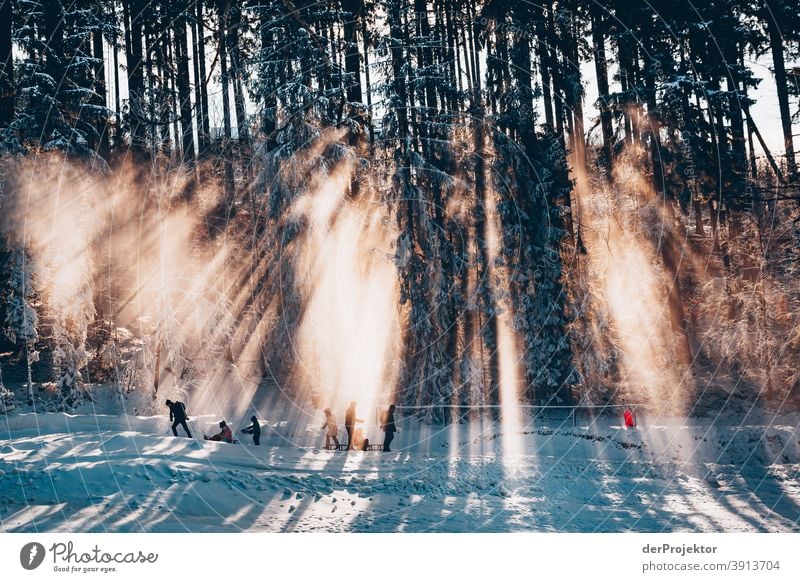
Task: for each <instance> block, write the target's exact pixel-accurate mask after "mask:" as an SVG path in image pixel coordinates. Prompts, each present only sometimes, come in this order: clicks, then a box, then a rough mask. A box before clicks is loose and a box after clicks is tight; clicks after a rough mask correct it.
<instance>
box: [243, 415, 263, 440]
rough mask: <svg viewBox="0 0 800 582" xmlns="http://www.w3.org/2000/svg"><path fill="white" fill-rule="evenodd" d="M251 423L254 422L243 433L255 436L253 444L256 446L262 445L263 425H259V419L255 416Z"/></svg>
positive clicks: (251, 418) (252, 417)
mask: <svg viewBox="0 0 800 582" xmlns="http://www.w3.org/2000/svg"><path fill="white" fill-rule="evenodd" d="M250 422H252V423H253V424H251V425H250V426H248V427H246V428H243V429H242V432H243V433H244V434H251V435H253V444H254V445H260V444H261V425H260V424H258V419H257V418H256V417H255V415H253V416H251V417H250Z"/></svg>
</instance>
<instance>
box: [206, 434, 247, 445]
mask: <svg viewBox="0 0 800 582" xmlns="http://www.w3.org/2000/svg"><path fill="white" fill-rule="evenodd" d="M203 438H204V439H205V440H207V441H212V442H215V443H228V441H222V440H220V441H218V440H215V439H212V438H211V437H209V436H206V435H203ZM238 443H239V441H237V440H236V439H233V440H232V441H231V442H229V443H228V444H229V445H235V444H238Z"/></svg>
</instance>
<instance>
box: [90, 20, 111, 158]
mask: <svg viewBox="0 0 800 582" xmlns="http://www.w3.org/2000/svg"><path fill="white" fill-rule="evenodd" d="M103 53H104V51H103V33H102V31H100V30H94V31H92V56H93V57H94V58H95V59H97V62H95V65H94V86H93V87H92V89H93V90H94V93H95V95H96V96H95V97H94V99H93V100H94V102H95V104H96V105H99V106H101V107H106V108H108V98H107V97H106V61H105V55H104V54H103ZM103 117H104V118H105V116H103ZM100 132H101V133H100V143H99V144H98V146H99V153H100V155H101V156H103V157H104V158H106V157H108V153H109V150H110V148H109V142H108V123H107V122H106V123H104V124H103V127H102V128H101V129H100Z"/></svg>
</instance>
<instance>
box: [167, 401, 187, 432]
mask: <svg viewBox="0 0 800 582" xmlns="http://www.w3.org/2000/svg"><path fill="white" fill-rule="evenodd" d="M166 404H167V406H168V407H169V421H170V422H171V423H172V434H174V435H175V436H178V425H180V426H182V427H183V430H185V431H186V436H188V437H189V438H192V433H190V432H189V427H188V426H187V425H186V421H187V420H189V417H188V416H186V405H185V404H184V403H183V402H173V401H172V400H167V403H166Z"/></svg>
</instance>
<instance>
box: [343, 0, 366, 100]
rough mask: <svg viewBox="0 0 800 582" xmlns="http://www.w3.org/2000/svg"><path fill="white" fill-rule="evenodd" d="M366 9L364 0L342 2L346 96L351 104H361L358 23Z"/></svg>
mask: <svg viewBox="0 0 800 582" xmlns="http://www.w3.org/2000/svg"><path fill="white" fill-rule="evenodd" d="M363 9H364V2H363V0H342V10H344V11H345V12H346V14H345V15H344V16H343V23H342V28H343V29H344V70H345V73H347V82H346V83H345V86H346V94H347V100H348V101H349V102H351V103H361V102H362V100H363V98H362V96H361V58H360V54H359V52H358V23H359V19H360V18H361V11H362V10H363Z"/></svg>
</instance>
